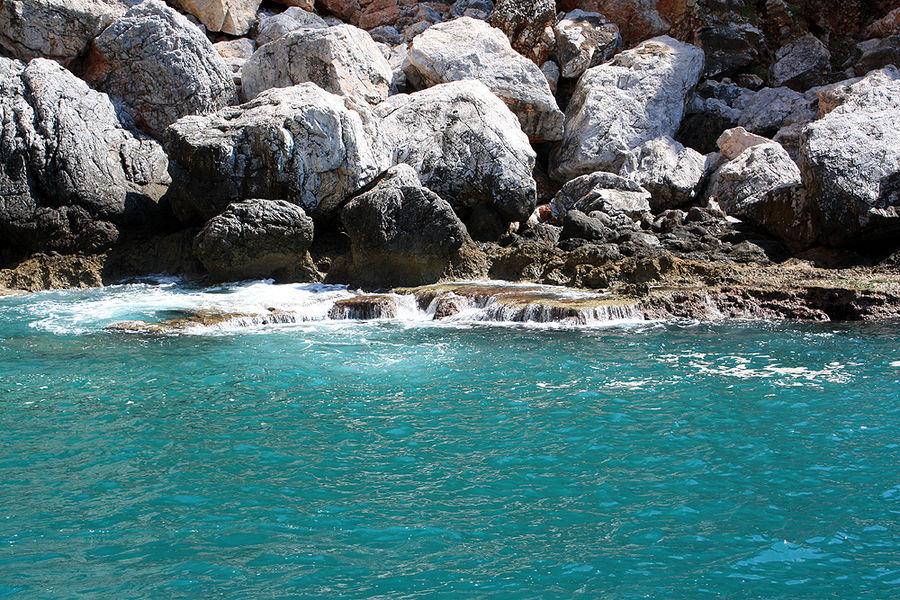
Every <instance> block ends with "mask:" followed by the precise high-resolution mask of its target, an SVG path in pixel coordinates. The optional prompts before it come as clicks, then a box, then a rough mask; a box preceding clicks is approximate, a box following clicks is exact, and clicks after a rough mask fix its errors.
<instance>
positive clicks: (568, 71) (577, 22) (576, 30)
mask: <svg viewBox="0 0 900 600" xmlns="http://www.w3.org/2000/svg"><path fill="white" fill-rule="evenodd" d="M553 31H554V33H555V35H556V57H557V59H558V60H559V64H560V71H561V74H562V76H563V77H569V78H574V77H580V76H581V74H582V73H584V72H585V71H587V70H588V69H590V68H591V67H596V66H597V65H599V64H600V63H602V62H605V61H607V60H609V59H610V58H612V57H613V55H615V53H616V52H618V50H619V48H621V47H622V36H621V35H619V27H618V26H617V25H614V24H612V23H607V22H606V19H605V18H604V17H603V15H601V14H599V13H587V12H584V11H583V10H573V11H571V12H568V13H566V14H565V15H563V17H562V18H561V19H560V20H559V21H558V22H557V23H556V25H555V26H554V27H553Z"/></svg>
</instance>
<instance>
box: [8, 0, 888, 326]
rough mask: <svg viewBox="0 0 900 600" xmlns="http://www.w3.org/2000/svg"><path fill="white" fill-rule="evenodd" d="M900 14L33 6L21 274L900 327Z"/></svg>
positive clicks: (42, 282)
mask: <svg viewBox="0 0 900 600" xmlns="http://www.w3.org/2000/svg"><path fill="white" fill-rule="evenodd" d="M285 4H286V5H290V7H286V6H285ZM890 4H891V2H879V1H878V0H872V1H869V2H863V1H862V0H859V1H854V2H850V5H848V6H843V7H840V8H835V7H831V6H829V3H823V2H818V1H817V0H804V1H801V2H799V3H798V4H786V3H785V2H783V1H782V0H767V1H765V2H745V1H739V0H733V1H732V0H729V1H725V2H723V1H719V0H698V1H696V2H693V1H692V2H663V1H661V0H660V1H657V0H623V1H620V2H609V1H606V0H581V1H574V0H567V1H562V2H545V1H543V0H540V1H536V2H522V1H517V0H509V1H504V0H499V1H498V2H496V3H495V2H490V1H488V0H459V1H457V2H454V3H451V4H443V3H439V2H409V1H406V0H385V1H380V2H366V1H358V2H347V1H344V0H325V1H320V2H315V3H313V2H311V1H306V0H284V2H282V3H281V4H276V3H269V2H264V3H261V2H260V1H259V0H217V1H212V2H204V3H199V2H189V1H185V0H180V1H177V2H174V1H173V2H170V3H168V4H167V3H164V2H161V1H159V0H146V1H144V2H137V1H134V0H78V1H76V2H65V3H64V2H61V1H60V0H21V1H7V2H5V3H2V4H0V31H2V33H0V115H2V131H0V267H2V268H0V290H4V289H5V290H25V291H37V290H42V289H50V288H69V287H76V288H77V287H91V286H99V285H106V284H109V283H112V282H116V281H121V280H123V279H127V278H129V277H136V276H142V275H146V274H162V273H170V274H178V275H183V276H186V277H188V278H194V279H204V278H205V279H207V280H208V281H211V282H215V281H235V280H241V279H253V278H273V279H275V280H276V281H283V282H287V281H298V282H303V281H309V282H315V281H322V282H327V283H338V284H347V285H350V286H353V287H358V288H361V289H364V290H370V291H378V290H384V291H390V290H397V289H399V288H416V289H420V290H422V289H428V288H427V287H426V288H422V287H420V286H430V285H433V284H436V283H438V282H447V281H461V280H485V279H489V280H504V281H511V282H515V281H519V282H521V281H526V282H527V281H530V282H534V283H538V284H546V285H554V286H567V287H572V288H580V289H585V290H595V291H596V292H598V293H602V294H603V295H605V296H608V297H610V298H613V299H614V300H613V301H614V302H625V303H626V304H628V305H629V306H636V307H639V308H637V309H635V310H638V311H639V312H640V314H641V315H642V316H643V318H648V319H658V318H672V317H685V318H694V319H696V318H701V319H718V318H762V319H802V320H812V321H823V320H859V319H886V318H895V317H898V316H900V258H898V256H900V242H898V241H897V240H898V239H900V238H898V235H897V234H898V233H900V215H898V213H897V207H898V206H900V70H898V69H897V64H898V62H900V9H895V10H893V11H890V10H889V9H890V8H892V7H891V6H889V5H890ZM457 291H458V290H457ZM498 293H499V292H498ZM454 294H455V295H456V296H457V297H463V298H464V297H465V295H460V294H458V293H455V292H454ZM460 302H461V301H460ZM460 302H457V304H459V305H460V306H461V305H462V304H464V303H462V304H461V303H460ZM453 305H454V304H453V303H452V302H451V303H450V304H448V307H452V306H453ZM541 306H543V305H541ZM582 308H583V307H582ZM344 309H346V310H345V311H344V312H345V313H346V314H360V315H366V314H370V312H366V311H367V310H368V309H366V310H363V311H362V312H357V313H354V312H353V311H354V310H357V309H356V308H353V307H349V306H348V307H344ZM545 309H547V307H544V308H541V309H540V310H545ZM360 310H361V309H360ZM446 310H450V308H447V309H446ZM547 310H550V312H551V313H553V311H554V310H555V311H557V312H558V313H559V318H560V319H563V320H564V319H566V318H570V317H571V318H574V317H573V315H574V314H575V313H571V312H566V311H570V310H576V308H573V307H571V306H569V307H565V308H560V307H554V306H551V307H550V308H549V309H547ZM577 310H580V309H577ZM376 313H377V311H376ZM342 314H344V313H342ZM371 314H375V313H371ZM548 314H549V313H548ZM554 314H555V313H554ZM566 315H568V316H566Z"/></svg>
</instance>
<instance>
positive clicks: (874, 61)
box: [853, 35, 900, 74]
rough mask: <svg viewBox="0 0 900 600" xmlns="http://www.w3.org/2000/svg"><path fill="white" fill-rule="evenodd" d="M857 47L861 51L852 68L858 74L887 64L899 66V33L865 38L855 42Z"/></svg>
mask: <svg viewBox="0 0 900 600" xmlns="http://www.w3.org/2000/svg"><path fill="white" fill-rule="evenodd" d="M857 48H858V49H859V51H860V52H861V53H862V54H861V55H860V57H859V58H858V59H857V60H856V62H855V63H854V64H853V69H854V70H855V71H856V72H857V73H858V74H862V73H868V72H869V71H872V70H873V69H880V68H882V67H886V66H888V65H894V66H900V35H892V36H890V37H886V38H884V39H874V40H866V41H865V42H862V43H860V44H857Z"/></svg>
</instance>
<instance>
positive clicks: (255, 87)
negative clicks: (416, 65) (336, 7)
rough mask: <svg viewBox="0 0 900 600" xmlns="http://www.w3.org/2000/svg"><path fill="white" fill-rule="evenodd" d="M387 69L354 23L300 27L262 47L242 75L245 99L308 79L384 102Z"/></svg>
mask: <svg viewBox="0 0 900 600" xmlns="http://www.w3.org/2000/svg"><path fill="white" fill-rule="evenodd" d="M391 79H392V73H391V66H390V65H389V64H388V62H387V60H386V59H385V58H384V55H383V54H382V53H381V50H380V49H379V47H378V45H377V44H376V43H375V41H374V40H373V39H372V37H371V36H370V35H369V34H368V33H366V32H365V31H363V30H362V29H359V28H358V27H354V26H353V25H337V26H335V27H324V28H313V29H300V30H297V31H295V32H293V33H289V34H288V35H286V36H284V37H282V38H279V39H277V40H275V41H273V42H271V43H269V44H266V45H265V46H262V47H261V48H260V49H259V50H257V51H256V53H255V54H254V55H253V56H252V57H251V58H250V60H248V61H247V62H246V63H245V64H244V68H243V69H242V71H241V81H242V85H243V93H244V97H245V98H247V99H251V98H255V97H256V96H258V95H259V94H260V93H262V92H263V91H265V90H268V89H271V88H283V87H290V86H292V85H295V84H298V83H303V82H306V81H310V82H312V83H315V84H316V85H318V86H319V87H321V88H322V89H324V90H326V91H328V92H332V93H334V94H340V95H342V96H354V97H356V98H360V99H362V100H365V101H366V102H368V103H370V104H376V103H378V102H381V101H382V100H384V99H385V98H387V95H388V90H389V89H390V86H391Z"/></svg>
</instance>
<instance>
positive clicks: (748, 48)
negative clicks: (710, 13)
mask: <svg viewBox="0 0 900 600" xmlns="http://www.w3.org/2000/svg"><path fill="white" fill-rule="evenodd" d="M695 41H696V44H697V45H698V46H700V47H701V48H703V52H705V53H706V70H705V71H704V76H705V77H723V76H733V75H737V74H739V73H741V72H742V71H743V70H744V69H747V68H750V67H752V66H754V65H756V64H758V63H759V60H760V54H759V52H760V48H762V47H763V45H764V37H763V33H762V31H760V30H759V28H757V27H756V26H754V25H751V24H750V23H724V24H715V25H705V26H703V27H700V28H698V29H697V32H696V34H695Z"/></svg>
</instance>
